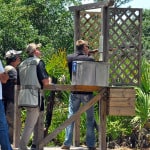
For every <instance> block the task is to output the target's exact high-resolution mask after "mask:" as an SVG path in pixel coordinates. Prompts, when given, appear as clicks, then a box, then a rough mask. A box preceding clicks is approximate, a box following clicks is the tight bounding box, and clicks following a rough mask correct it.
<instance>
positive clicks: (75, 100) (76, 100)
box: [61, 40, 96, 150]
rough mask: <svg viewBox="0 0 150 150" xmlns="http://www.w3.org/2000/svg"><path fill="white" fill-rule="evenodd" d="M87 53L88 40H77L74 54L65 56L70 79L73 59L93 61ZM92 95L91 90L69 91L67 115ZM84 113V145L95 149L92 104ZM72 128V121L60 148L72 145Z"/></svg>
mask: <svg viewBox="0 0 150 150" xmlns="http://www.w3.org/2000/svg"><path fill="white" fill-rule="evenodd" d="M88 53H89V46H88V42H87V41H84V40H78V41H77V42H76V52H75V53H74V54H70V55H68V56H67V61H68V67H69V73H70V78H71V79H72V62H73V61H94V58H93V57H92V56H89V55H88ZM92 97H93V94H92V92H71V94H70V97H69V109H68V110H69V115H68V117H71V116H72V115H73V114H75V113H76V112H77V111H78V109H79V107H80V104H81V103H83V104H86V103H87V102H88V101H89V100H90V99H91V98H92ZM86 114H87V125H86V126H87V130H86V145H87V147H88V150H96V148H95V133H94V123H95V121H94V108H93V106H91V108H89V109H88V110H87V111H86ZM73 128H74V123H71V124H70V125H69V126H68V127H67V128H66V136H65V141H64V143H63V145H62V147H61V149H70V146H71V145H72V138H73Z"/></svg>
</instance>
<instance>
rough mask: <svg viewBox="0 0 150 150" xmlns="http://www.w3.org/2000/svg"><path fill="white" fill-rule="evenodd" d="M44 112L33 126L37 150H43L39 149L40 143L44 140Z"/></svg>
mask: <svg viewBox="0 0 150 150" xmlns="http://www.w3.org/2000/svg"><path fill="white" fill-rule="evenodd" d="M43 118H44V111H41V112H40V115H39V118H38V122H37V125H36V126H35V131H37V132H34V136H35V138H36V142H37V143H36V145H38V147H37V150H43V147H41V148H39V143H40V141H41V140H42V139H43V138H44V119H43Z"/></svg>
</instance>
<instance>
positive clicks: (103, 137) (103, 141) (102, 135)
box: [99, 93, 107, 150]
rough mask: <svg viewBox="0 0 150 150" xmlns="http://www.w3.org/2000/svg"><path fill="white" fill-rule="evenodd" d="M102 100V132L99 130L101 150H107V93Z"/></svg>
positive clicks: (100, 102)
mask: <svg viewBox="0 0 150 150" xmlns="http://www.w3.org/2000/svg"><path fill="white" fill-rule="evenodd" d="M102 94H103V96H102V99H100V100H99V104H100V105H99V109H100V110H99V112H100V114H99V116H100V128H99V129H100V130H99V149H100V150H107V144H106V113H107V101H106V97H104V94H105V93H102Z"/></svg>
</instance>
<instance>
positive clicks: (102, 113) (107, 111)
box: [13, 84, 135, 150]
mask: <svg viewBox="0 0 150 150" xmlns="http://www.w3.org/2000/svg"><path fill="white" fill-rule="evenodd" d="M44 90H50V91H86V92H93V91H97V95H96V96H95V97H94V98H92V99H91V100H90V101H89V102H88V103H87V104H86V105H84V106H82V107H81V108H80V109H79V110H78V111H77V112H76V113H75V114H74V115H73V116H72V117H70V118H69V119H67V120H66V121H64V122H63V123H62V124H61V125H60V126H59V127H58V128H57V129H55V130H54V131H53V132H51V133H50V134H49V135H47V136H46V137H45V138H44V120H43V118H44V117H43V115H44V113H43V112H41V114H40V117H39V120H38V126H37V137H36V138H37V141H38V147H37V150H43V147H44V146H45V145H46V144H48V143H49V142H50V141H51V140H52V139H54V138H55V137H56V136H57V134H59V133H60V132H61V131H62V130H63V129H65V128H66V127H67V126H68V125H69V124H70V123H72V122H76V121H77V120H78V118H80V115H81V114H82V113H84V112H85V111H86V110H87V109H89V108H90V107H91V106H92V105H94V104H95V103H97V102H99V104H100V105H99V120H100V124H99V130H98V132H99V133H98V135H99V149H100V150H106V149H107V147H106V140H105V139H106V116H107V115H118V116H120V115H121V116H132V115H134V113H135V110H134V106H135V104H134V101H135V91H134V88H133V87H100V86H86V85H57V84H56V85H49V86H45V87H44ZM18 92H19V87H18V86H16V88H15V121H14V143H13V146H14V147H16V148H17V147H18V145H19V139H20V131H21V118H20V117H21V115H20V111H21V110H20V108H18V104H17V102H18ZM115 110H116V111H115ZM75 129H76V132H75V133H76V134H75V136H74V142H73V143H74V146H79V143H80V136H79V131H80V130H79V126H75Z"/></svg>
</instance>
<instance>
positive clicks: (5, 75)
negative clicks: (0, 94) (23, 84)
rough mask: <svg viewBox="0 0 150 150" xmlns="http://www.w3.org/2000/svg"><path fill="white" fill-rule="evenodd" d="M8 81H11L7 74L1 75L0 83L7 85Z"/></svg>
mask: <svg viewBox="0 0 150 150" xmlns="http://www.w3.org/2000/svg"><path fill="white" fill-rule="evenodd" d="M8 79H9V76H8V74H7V73H5V72H3V73H0V81H1V82H2V83H6V82H7V80H8Z"/></svg>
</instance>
